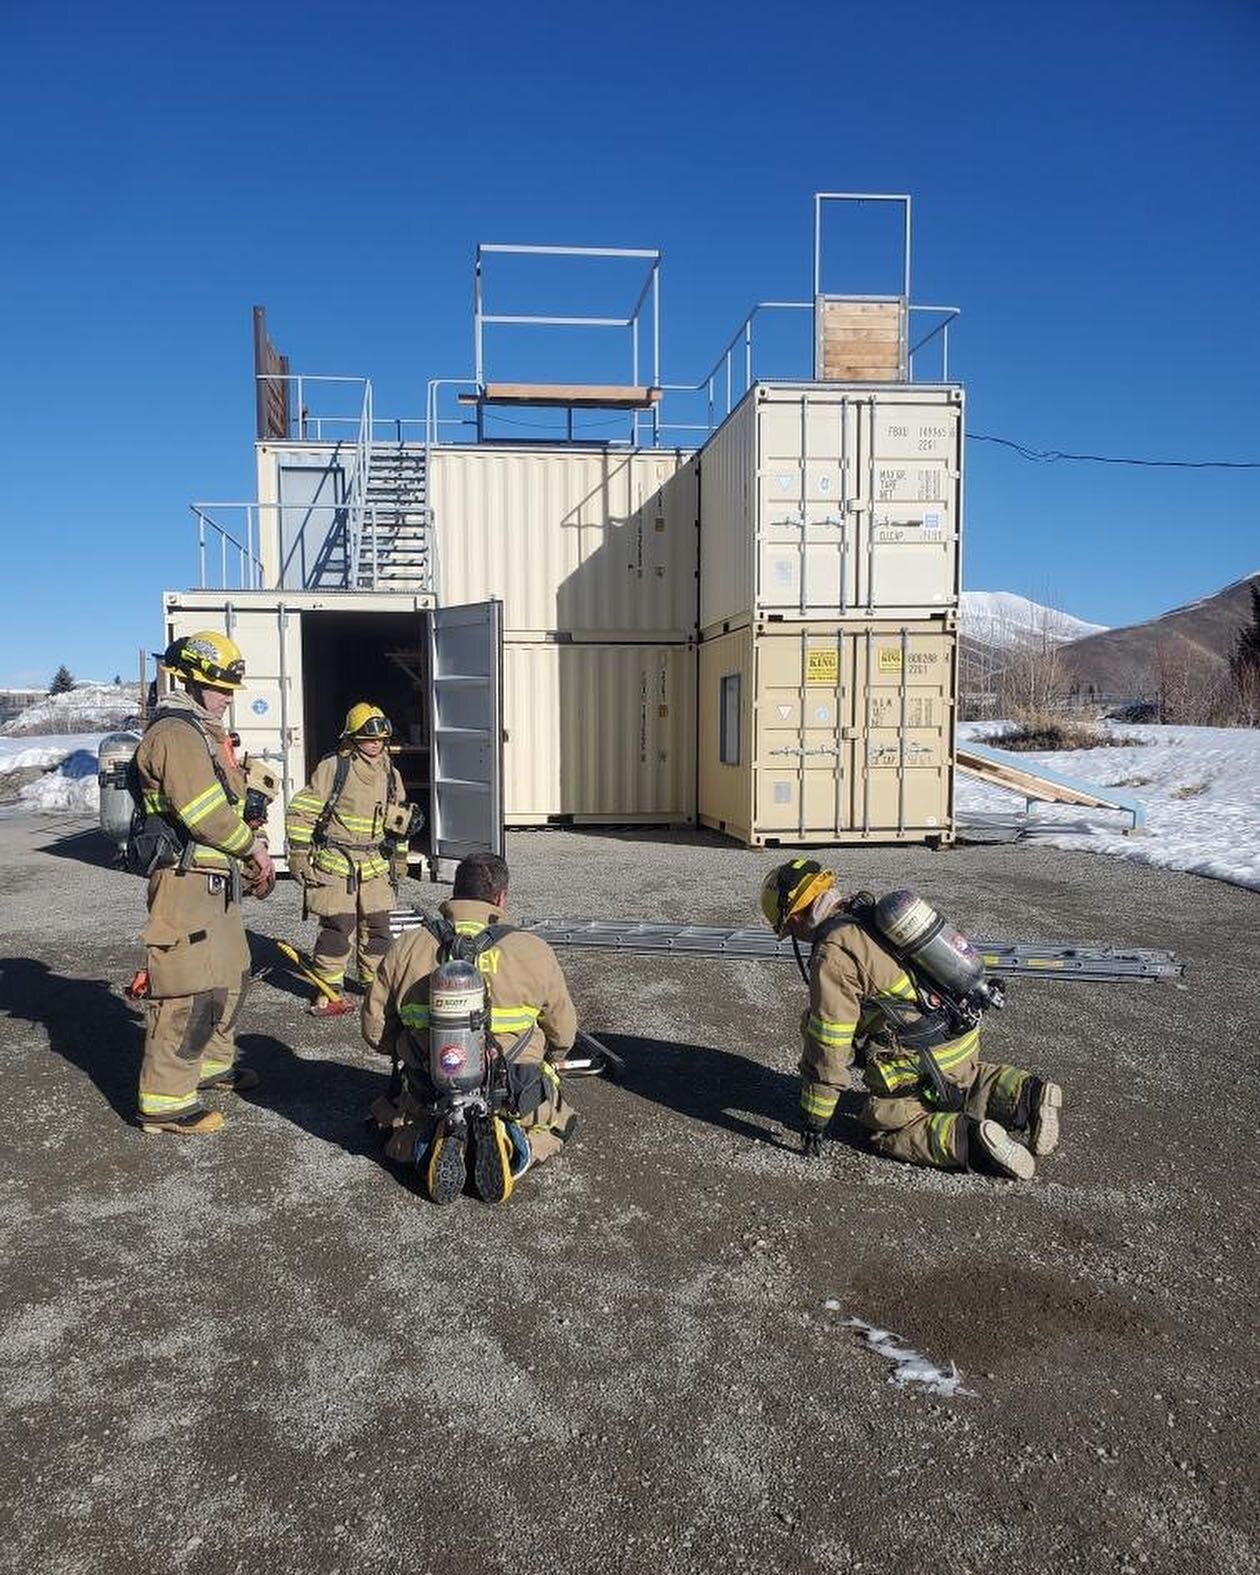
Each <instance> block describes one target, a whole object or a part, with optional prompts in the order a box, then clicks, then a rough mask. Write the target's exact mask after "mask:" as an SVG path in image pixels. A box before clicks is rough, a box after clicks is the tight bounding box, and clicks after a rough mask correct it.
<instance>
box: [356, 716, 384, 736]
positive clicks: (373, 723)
mask: <svg viewBox="0 0 1260 1575" xmlns="http://www.w3.org/2000/svg"><path fill="white" fill-rule="evenodd" d="M393 731H394V730H393V728H392V727H390V725H389V718H388V717H386V716H370V717H368V719H367V721H366V722H364V724H363V726H362V727H361V728H360V729H359V730H358V732H357V733H356V734H355V735H354V736H355V737H356V738H388V737H389V736H390V735H391V733H392V732H393Z"/></svg>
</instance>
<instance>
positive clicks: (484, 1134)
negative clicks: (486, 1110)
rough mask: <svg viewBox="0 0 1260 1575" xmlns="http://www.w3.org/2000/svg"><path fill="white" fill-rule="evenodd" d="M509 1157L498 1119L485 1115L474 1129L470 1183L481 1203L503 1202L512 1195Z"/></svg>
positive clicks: (505, 1138) (501, 1126)
mask: <svg viewBox="0 0 1260 1575" xmlns="http://www.w3.org/2000/svg"><path fill="white" fill-rule="evenodd" d="M514 1179H515V1178H514V1177H513V1175H512V1159H511V1154H510V1153H509V1151H508V1141H507V1134H506V1133H505V1132H504V1130H503V1125H502V1123H501V1122H499V1121H496V1120H494V1118H493V1117H491V1116H487V1117H485V1118H484V1119H483V1120H481V1121H478V1122H477V1124H476V1126H474V1128H473V1186H474V1187H476V1189H477V1196H478V1197H479V1198H480V1199H481V1200H482V1202H483V1203H506V1202H507V1200H508V1199H509V1198H510V1197H511V1196H512V1185H513V1181H514Z"/></svg>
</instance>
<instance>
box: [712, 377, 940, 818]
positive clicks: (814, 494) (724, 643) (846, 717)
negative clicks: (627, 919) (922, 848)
mask: <svg viewBox="0 0 1260 1575" xmlns="http://www.w3.org/2000/svg"><path fill="white" fill-rule="evenodd" d="M961 455H962V391H961V389H959V388H957V387H955V386H940V387H936V386H931V387H929V386H919V385H906V384H902V385H880V386H871V385H866V386H837V385H835V384H812V385H796V384H780V385H772V384H760V385H756V386H754V387H753V388H752V389H751V390H750V391H749V393H748V394H747V396H746V397H745V398H744V399H743V400H742V401H741V403H740V404H739V405H738V406H737V407H736V409H735V410H734V411H733V412H732V413H731V415H730V416H729V417H728V419H727V420H726V422H724V423H723V425H722V427H721V428H719V430H718V431H717V433H715V435H714V436H713V438H712V439H711V440H710V441H709V443H708V444H707V445H706V446H705V448H704V449H703V450H702V452H701V455H700V522H701V528H700V626H701V646H700V655H699V746H698V747H699V800H698V810H699V818H700V819H701V820H702V821H703V822H704V823H705V824H706V825H710V826H714V827H717V828H718V829H720V830H724V831H727V832H730V833H731V834H732V835H735V836H738V837H740V838H741V839H742V840H744V841H747V842H751V843H754V844H761V843H767V842H771V843H773V842H817V843H831V842H844V841H861V840H870V841H923V840H934V841H935V840H939V841H942V842H944V841H949V840H951V839H952V835H953V828H952V799H953V749H954V719H955V711H954V688H955V671H956V650H955V646H956V637H955V628H956V618H957V614H956V609H957V604H958V589H959V537H960V528H961V496H962V490H961V482H962V477H961V470H962V460H961Z"/></svg>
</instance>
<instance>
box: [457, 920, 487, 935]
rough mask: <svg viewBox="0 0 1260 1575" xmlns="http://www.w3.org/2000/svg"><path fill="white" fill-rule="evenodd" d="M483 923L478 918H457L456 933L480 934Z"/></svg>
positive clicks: (483, 926) (483, 927)
mask: <svg viewBox="0 0 1260 1575" xmlns="http://www.w3.org/2000/svg"><path fill="white" fill-rule="evenodd" d="M484 929H485V925H484V924H483V923H482V922H481V920H480V919H457V920H456V921H455V933H456V935H480V934H481V932H482V930H484Z"/></svg>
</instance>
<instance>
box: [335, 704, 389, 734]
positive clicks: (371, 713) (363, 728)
mask: <svg viewBox="0 0 1260 1575" xmlns="http://www.w3.org/2000/svg"><path fill="white" fill-rule="evenodd" d="M393 732H394V729H393V728H392V727H391V725H390V721H389V718H388V717H387V716H386V715H385V713H384V711H382V710H381V708H380V706H378V705H369V704H368V702H367V701H366V700H360V701H359V703H358V705H352V706H351V707H350V709H349V710H348V711H347V712H346V725H345V726H344V727H343V728H342V730H341V736H342V738H391V737H392V736H393Z"/></svg>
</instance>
